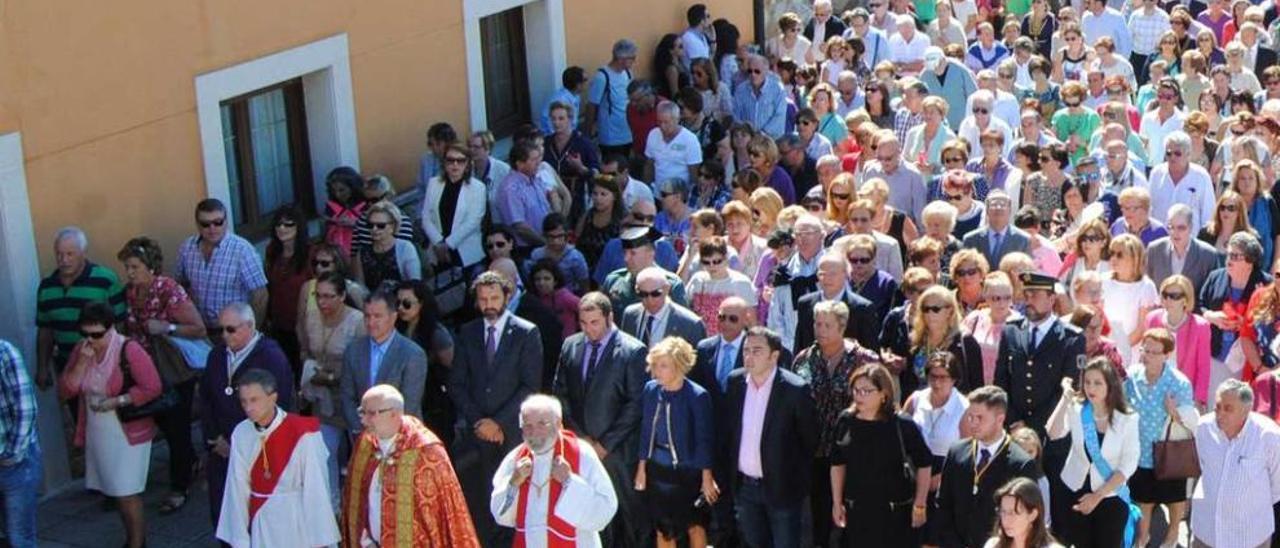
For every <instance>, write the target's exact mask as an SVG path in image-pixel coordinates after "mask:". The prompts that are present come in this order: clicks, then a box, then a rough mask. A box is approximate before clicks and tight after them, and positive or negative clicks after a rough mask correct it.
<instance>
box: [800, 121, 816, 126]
mask: <svg viewBox="0 0 1280 548" xmlns="http://www.w3.org/2000/svg"><path fill="white" fill-rule="evenodd" d="M814 123H815V122H814V121H813V120H800V125H802V126H811V125H813V124H814Z"/></svg>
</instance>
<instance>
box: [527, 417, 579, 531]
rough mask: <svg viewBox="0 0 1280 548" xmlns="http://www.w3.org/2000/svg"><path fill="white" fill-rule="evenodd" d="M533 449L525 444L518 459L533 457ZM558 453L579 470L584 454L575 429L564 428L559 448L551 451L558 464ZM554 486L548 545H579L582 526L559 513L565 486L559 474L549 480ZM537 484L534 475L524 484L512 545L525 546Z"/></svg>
mask: <svg viewBox="0 0 1280 548" xmlns="http://www.w3.org/2000/svg"><path fill="white" fill-rule="evenodd" d="M532 455H533V452H532V451H530V450H529V446H528V445H527V444H525V445H521V446H520V450H519V452H517V453H516V462H519V461H520V459H522V458H525V457H532ZM558 457H564V460H565V461H567V462H568V463H569V470H572V471H573V473H575V474H577V473H578V470H579V464H580V462H581V456H580V455H579V454H578V437H577V436H574V435H573V432H569V431H567V430H564V431H561V432H560V439H559V440H557V441H556V446H555V452H554V453H553V454H552V455H551V464H552V466H554V465H555V462H556V459H557V458H558ZM547 483H548V484H549V486H550V488H551V494H550V495H551V496H550V497H549V498H548V500H547V546H548V548H570V547H573V546H577V545H578V530H577V528H576V527H574V526H573V525H570V524H568V523H565V521H564V520H562V519H560V518H558V517H556V503H557V502H559V500H560V492H561V491H562V490H563V489H564V486H563V485H561V484H560V482H558V481H556V480H555V478H549V480H548V482H547ZM532 484H533V478H532V477H530V478H528V479H526V480H525V482H524V483H522V484H520V498H519V499H518V500H519V502H518V503H517V504H516V538H515V542H513V543H512V544H511V546H512V548H525V540H524V535H525V530H526V529H525V525H524V524H525V512H526V511H527V510H528V508H529V486H530V485H532Z"/></svg>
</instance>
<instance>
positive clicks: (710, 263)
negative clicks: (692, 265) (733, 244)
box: [698, 257, 724, 266]
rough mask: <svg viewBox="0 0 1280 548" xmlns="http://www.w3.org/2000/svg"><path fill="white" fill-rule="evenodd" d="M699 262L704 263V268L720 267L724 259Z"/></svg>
mask: <svg viewBox="0 0 1280 548" xmlns="http://www.w3.org/2000/svg"><path fill="white" fill-rule="evenodd" d="M698 262H700V263H702V266H720V265H721V264H722V263H724V257H721V258H719V259H702V260H700V261H698Z"/></svg>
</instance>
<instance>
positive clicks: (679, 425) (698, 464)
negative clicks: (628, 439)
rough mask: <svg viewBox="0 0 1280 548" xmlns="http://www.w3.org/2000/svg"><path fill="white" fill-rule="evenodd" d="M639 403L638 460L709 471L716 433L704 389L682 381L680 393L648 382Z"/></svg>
mask: <svg viewBox="0 0 1280 548" xmlns="http://www.w3.org/2000/svg"><path fill="white" fill-rule="evenodd" d="M640 401H641V409H642V410H643V415H642V417H643V418H641V419H640V458H641V459H643V460H649V461H653V462H655V463H657V464H661V465H664V466H671V467H675V468H684V469H693V470H709V469H710V468H711V455H712V449H713V446H714V443H715V432H714V424H713V423H712V413H711V394H710V393H709V392H707V391H706V389H704V388H702V387H701V386H699V385H698V383H695V382H693V381H691V380H689V379H685V381H684V386H681V387H680V390H677V391H675V392H668V391H666V390H663V388H662V385H661V384H658V381H656V380H651V381H649V382H648V383H646V384H645V385H644V394H643V395H642V396H641V400H640ZM668 425H669V426H670V429H668Z"/></svg>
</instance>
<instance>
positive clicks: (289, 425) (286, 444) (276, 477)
mask: <svg viewBox="0 0 1280 548" xmlns="http://www.w3.org/2000/svg"><path fill="white" fill-rule="evenodd" d="M280 413H284V411H280ZM319 431H320V420H319V419H317V418H315V417H303V416H301V415H294V414H293V413H288V414H286V415H285V416H284V419H283V420H281V421H280V425H279V426H277V427H276V429H275V430H273V431H272V432H271V434H269V435H268V436H267V439H266V440H265V441H264V442H263V444H262V449H261V450H259V451H258V458H256V459H253V466H252V467H251V468H250V469H249V523H250V527H252V524H253V517H254V516H255V515H257V513H258V510H259V509H261V508H262V505H263V504H266V503H267V499H268V498H270V497H271V493H273V492H275V490H276V484H277V483H279V482H280V476H282V475H284V469H285V467H287V466H289V459H290V458H291V457H292V456H293V449H294V448H295V447H297V446H298V441H299V440H301V439H302V436H303V435H304V434H309V433H312V432H319Z"/></svg>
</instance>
